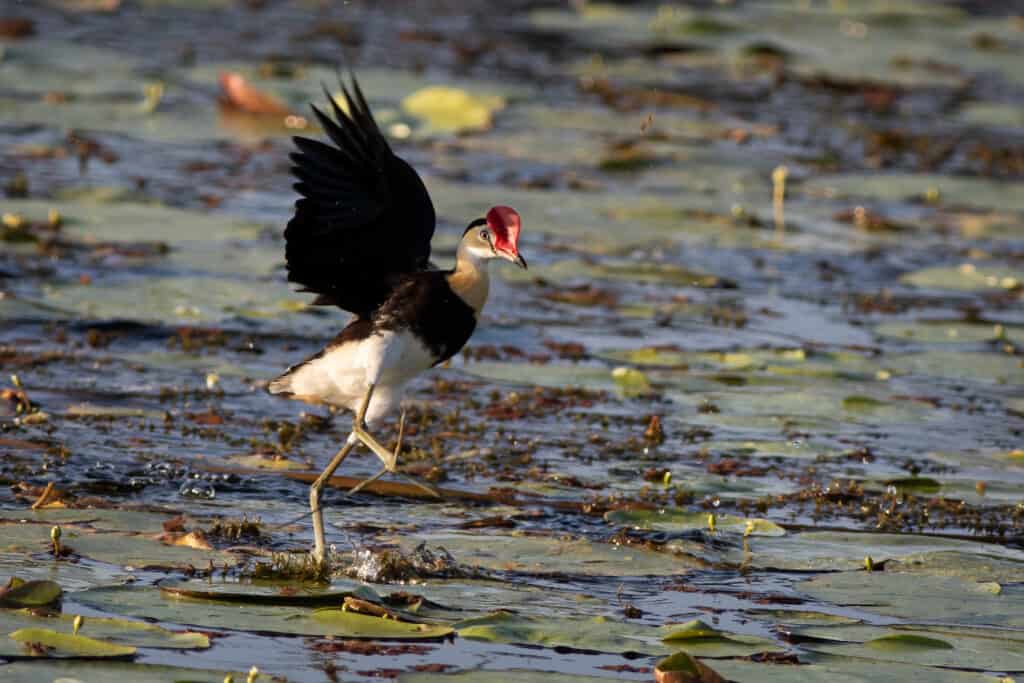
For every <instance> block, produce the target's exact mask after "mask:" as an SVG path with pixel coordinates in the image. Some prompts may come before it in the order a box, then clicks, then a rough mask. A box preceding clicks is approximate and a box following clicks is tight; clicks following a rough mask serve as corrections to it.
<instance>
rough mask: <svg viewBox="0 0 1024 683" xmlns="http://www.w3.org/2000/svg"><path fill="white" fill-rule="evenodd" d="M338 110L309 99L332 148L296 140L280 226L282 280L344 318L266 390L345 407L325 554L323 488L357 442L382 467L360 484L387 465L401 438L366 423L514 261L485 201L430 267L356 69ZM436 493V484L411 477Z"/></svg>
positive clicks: (453, 335)
mask: <svg viewBox="0 0 1024 683" xmlns="http://www.w3.org/2000/svg"><path fill="white" fill-rule="evenodd" d="M341 90H342V95H343V96H344V99H345V107H344V108H342V107H340V106H339V104H338V102H337V101H336V100H335V99H334V98H333V97H331V95H330V94H329V93H328V94H327V98H328V101H329V102H330V105H331V109H332V111H333V117H331V116H328V115H327V114H325V113H324V112H323V111H321V110H320V109H318V108H317V107H316V106H313V113H314V114H315V115H316V118H317V120H318V121H319V123H320V125H321V126H322V127H323V129H324V132H325V133H326V134H327V136H328V137H329V138H330V142H331V143H332V144H327V143H324V142H320V141H318V140H311V139H308V138H303V137H296V138H295V139H294V141H295V146H296V147H297V151H295V152H293V153H292V154H291V160H292V162H293V164H294V165H293V166H292V173H293V174H294V175H295V177H296V178H297V179H298V183H296V185H295V189H296V191H297V192H298V193H299V195H301V196H300V198H299V200H298V201H297V202H296V203H295V214H294V216H293V217H292V219H291V220H290V221H289V222H288V226H287V227H286V228H285V231H284V236H285V241H286V247H285V260H286V261H287V267H288V280H289V281H290V282H295V283H297V284H299V285H301V286H302V289H301V290H300V291H307V292H313V293H315V294H317V297H316V300H315V301H314V302H313V303H314V304H315V305H332V306H338V307H339V308H341V309H343V310H345V311H348V312H350V313H352V314H353V317H352V319H351V320H350V322H349V323H348V325H347V326H346V327H345V328H344V329H343V330H342V331H341V333H340V334H339V335H338V336H337V337H335V338H334V340H333V341H331V342H330V343H329V344H328V345H327V346H326V347H324V348H323V350H321V351H320V352H319V353H317V354H316V355H314V356H311V357H310V358H307V359H306V360H304V361H303V362H301V363H299V364H298V365H295V366H292V367H290V368H288V370H287V371H286V372H285V373H284V374H283V375H281V376H280V377H278V378H277V379H275V380H274V381H272V382H271V383H270V385H269V390H270V392H271V393H274V394H280V395H283V396H287V397H290V398H295V399H300V400H303V401H307V402H311V403H322V404H328V405H332V406H338V407H341V408H347V409H349V410H351V411H352V412H353V414H354V419H353V423H352V432H351V433H350V434H349V436H348V438H347V439H346V440H345V444H344V445H343V446H342V447H341V450H339V451H338V453H337V454H336V455H335V456H334V458H333V459H332V460H331V462H330V463H329V464H328V465H327V468H326V469H324V471H323V473H322V474H321V475H320V476H319V477H318V478H317V479H316V481H315V482H314V483H313V484H312V486H311V487H310V491H309V505H310V511H311V514H312V519H313V534H314V550H313V554H314V559H315V560H316V561H317V562H318V563H320V564H322V563H323V562H324V561H325V559H326V548H325V543H324V522H323V512H322V509H321V506H320V496H321V491H322V489H323V487H324V485H325V483H326V482H327V480H328V479H329V478H330V477H331V475H332V474H333V473H334V471H335V470H336V469H337V468H338V466H339V465H341V463H342V461H343V460H344V459H345V457H346V456H348V454H349V452H351V450H352V449H353V448H354V447H355V445H356V444H358V443H362V444H365V445H366V446H367V447H368V448H369V449H370V450H371V451H373V452H374V453H375V454H376V455H377V456H378V457H379V458H380V459H381V461H382V462H383V463H384V468H383V469H382V470H381V471H380V472H378V473H377V474H376V475H374V476H373V477H371V478H370V479H367V480H366V481H364V482H362V483H360V484H359V485H358V486H356V487H354V488H353V489H352V491H351V492H350V493H355V492H357V491H359V490H361V489H362V488H363V487H364V486H366V485H367V484H368V483H370V482H372V481H374V480H376V479H378V478H379V477H381V476H382V475H384V474H385V473H387V472H394V471H395V465H396V461H397V459H398V453H399V450H400V448H401V444H402V431H403V428H404V424H405V411H404V410H403V411H402V417H401V419H400V420H399V428H398V445H397V446H396V448H395V450H394V451H391V450H389V449H388V448H386V447H385V446H383V445H382V444H381V443H380V441H378V440H377V439H376V438H375V437H374V436H373V435H372V434H371V433H370V427H371V426H372V425H373V424H374V423H376V422H377V421H378V420H380V419H381V418H382V417H384V416H385V415H387V414H388V413H390V412H392V411H393V410H395V409H396V408H397V407H399V406H400V404H401V399H402V393H403V391H404V389H405V387H406V385H407V383H408V382H409V381H410V380H411V379H412V378H413V377H415V376H417V375H418V374H420V373H422V372H423V371H425V370H427V369H429V368H431V367H433V366H435V365H437V364H438V363H443V362H444V361H446V360H448V359H449V358H451V357H452V356H453V355H455V354H456V353H457V352H458V351H459V350H460V349H461V348H462V347H463V345H465V343H466V342H467V341H468V340H469V338H470V335H472V334H473V330H474V329H475V328H476V324H477V319H478V317H479V316H480V311H481V310H482V309H483V307H484V304H485V303H486V301H487V293H488V285H489V282H488V273H487V268H488V264H489V262H491V261H492V260H494V259H505V260H508V261H511V262H513V263H515V264H517V265H518V266H520V267H522V268H526V261H525V260H524V259H523V257H522V256H521V255H520V254H519V249H518V241H519V228H520V221H519V214H518V213H516V212H515V210H514V209H512V208H510V207H507V206H495V207H493V208H491V209H490V210H489V211H488V212H487V214H486V216H485V217H483V218H477V219H475V220H473V221H471V222H470V223H469V226H468V227H467V228H466V230H465V232H464V233H463V235H462V239H461V241H460V242H459V246H458V249H457V251H456V254H455V266H454V267H453V268H452V269H451V270H438V269H436V268H435V267H434V266H433V265H432V264H431V263H430V260H429V259H430V240H431V237H432V236H433V234H434V226H435V215H434V206H433V203H432V202H431V200H430V195H429V194H428V193H427V189H426V187H424V185H423V181H422V180H420V177H419V175H417V173H416V171H415V170H413V168H412V167H411V166H410V165H409V164H408V163H406V162H405V161H404V160H403V159H402V158H400V157H398V156H397V155H396V154H394V152H392V151H391V147H390V146H389V145H388V142H387V140H386V139H385V138H384V135H383V134H382V133H381V131H380V129H379V128H378V127H377V123H376V122H375V121H374V118H373V114H372V113H371V112H370V108H369V106H368V105H367V103H366V99H365V98H364V96H363V93H362V91H361V90H360V88H359V84H358V82H356V80H355V77H352V84H351V89H349V88H348V87H346V86H345V85H344V84H342V86H341ZM417 483H418V484H419V485H420V486H422V487H423V488H425V489H427V490H428V491H431V492H432V493H433V494H434V495H437V493H436V491H435V490H434V489H433V488H432V487H430V486H428V485H426V484H421V483H419V482H417Z"/></svg>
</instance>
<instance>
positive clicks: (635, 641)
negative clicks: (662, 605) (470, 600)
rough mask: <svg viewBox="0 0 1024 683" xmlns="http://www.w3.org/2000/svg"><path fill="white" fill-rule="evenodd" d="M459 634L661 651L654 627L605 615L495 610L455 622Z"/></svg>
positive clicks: (548, 644) (592, 647) (507, 640)
mask: <svg viewBox="0 0 1024 683" xmlns="http://www.w3.org/2000/svg"><path fill="white" fill-rule="evenodd" d="M455 630H456V631H458V633H459V636H460V637H462V638H469V639H471V640H484V641H487V642H492V643H526V644H532V645H543V646H544V647H574V648H580V649H585V650H594V651H596V652H639V653H643V654H662V653H665V652H668V651H669V650H668V649H667V648H666V647H665V646H664V645H662V644H661V643H660V642H659V641H660V633H659V631H658V629H656V628H653V627H650V626H641V625H638V624H626V623H622V622H617V621H612V620H610V619H608V618H606V617H594V618H592V619H565V618H557V617H548V618H532V617H523V616H519V615H515V614H512V613H511V612H495V613H493V614H489V615H486V616H482V617H475V618H473V619H466V620H464V621H460V622H458V623H457V624H455Z"/></svg>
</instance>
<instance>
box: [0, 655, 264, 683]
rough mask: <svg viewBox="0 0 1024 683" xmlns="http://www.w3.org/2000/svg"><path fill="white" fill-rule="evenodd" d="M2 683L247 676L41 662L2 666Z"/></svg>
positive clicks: (196, 681) (204, 682)
mask: <svg viewBox="0 0 1024 683" xmlns="http://www.w3.org/2000/svg"><path fill="white" fill-rule="evenodd" d="M3 675H4V683H39V681H85V682H87V683H94V682H99V681H131V683H185V682H187V683H224V681H225V680H227V676H228V675H230V676H231V680H233V681H235V683H242V682H243V681H245V680H246V674H245V673H242V672H239V671H235V672H227V671H210V670H203V669H189V668H184V667H177V666H162V665H159V664H139V663H137V662H122V661H116V660H88V659H73V660H71V659H68V660H59V659H51V660H42V661H20V662H11V663H10V664H5V665H4V666H3ZM255 680H256V681H257V682H258V683H272V681H273V680H274V679H273V677H272V676H270V675H267V674H260V675H259V676H257V677H256V679H255Z"/></svg>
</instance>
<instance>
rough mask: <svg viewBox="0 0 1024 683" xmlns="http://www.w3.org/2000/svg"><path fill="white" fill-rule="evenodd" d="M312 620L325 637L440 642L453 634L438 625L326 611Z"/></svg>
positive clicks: (323, 609)
mask: <svg viewBox="0 0 1024 683" xmlns="http://www.w3.org/2000/svg"><path fill="white" fill-rule="evenodd" d="M313 619H314V620H316V621H317V622H318V623H319V624H321V625H323V626H324V628H325V629H326V630H327V632H328V634H330V635H335V636H339V637H343V638H369V639H374V640H388V639H392V640H396V639H400V640H404V639H414V638H443V637H444V636H447V635H449V634H451V633H452V632H453V630H452V628H451V627H450V626H445V625H441V624H414V623H410V622H407V621H398V620H397V619H389V618H383V617H375V616H370V615H367V614H359V613H357V612H351V611H346V610H344V609H336V608H329V607H324V608H321V609H318V610H314V611H313Z"/></svg>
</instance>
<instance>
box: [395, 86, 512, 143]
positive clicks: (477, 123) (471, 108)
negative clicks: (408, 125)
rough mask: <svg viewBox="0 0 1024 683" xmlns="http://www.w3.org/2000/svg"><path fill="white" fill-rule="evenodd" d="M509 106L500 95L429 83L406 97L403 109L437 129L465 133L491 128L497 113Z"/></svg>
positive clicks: (403, 101)
mask: <svg viewBox="0 0 1024 683" xmlns="http://www.w3.org/2000/svg"><path fill="white" fill-rule="evenodd" d="M504 106H505V100H504V98H502V97H500V96H497V95H473V94H471V93H469V92H467V91H465V90H463V89H461V88H452V87H448V86H440V85H435V86H429V87H426V88H423V89H422V90H417V91H416V92H414V93H412V94H411V95H408V96H407V97H406V98H405V99H403V100H402V109H404V110H405V111H406V112H407V113H409V114H411V115H413V116H415V117H416V118H418V119H421V120H423V121H424V122H426V124H427V125H428V126H429V127H430V128H431V129H433V130H437V131H442V132H450V133H455V132H461V131H467V130H485V129H487V128H490V127H491V120H492V118H493V116H494V113H495V112H496V111H498V110H500V109H502V108H503V107H504Z"/></svg>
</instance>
